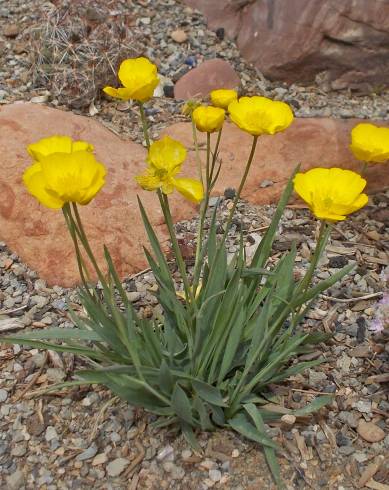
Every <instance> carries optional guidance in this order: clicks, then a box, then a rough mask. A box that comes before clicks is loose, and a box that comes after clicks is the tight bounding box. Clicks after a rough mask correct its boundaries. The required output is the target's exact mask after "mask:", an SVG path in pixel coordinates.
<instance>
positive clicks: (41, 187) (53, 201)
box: [23, 162, 65, 209]
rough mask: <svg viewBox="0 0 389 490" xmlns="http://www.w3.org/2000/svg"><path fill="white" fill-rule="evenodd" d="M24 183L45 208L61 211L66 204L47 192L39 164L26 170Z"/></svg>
mask: <svg viewBox="0 0 389 490" xmlns="http://www.w3.org/2000/svg"><path fill="white" fill-rule="evenodd" d="M23 182H24V185H25V186H26V188H27V190H28V192H29V193H30V194H31V195H33V196H34V197H35V198H36V199H37V200H38V201H39V202H40V203H41V204H43V205H44V206H46V207H48V208H51V209H60V208H62V206H63V205H64V204H65V202H64V201H63V200H62V199H59V198H56V197H54V196H52V195H50V194H49V193H48V192H47V190H46V188H45V179H44V176H43V172H42V166H41V164H40V163H39V162H35V163H33V164H32V165H30V166H29V167H28V168H27V169H26V170H25V172H24V174H23Z"/></svg>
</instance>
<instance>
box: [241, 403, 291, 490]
mask: <svg viewBox="0 0 389 490" xmlns="http://www.w3.org/2000/svg"><path fill="white" fill-rule="evenodd" d="M244 408H245V410H246V412H247V413H248V414H249V415H250V417H251V419H252V421H253V422H254V424H255V427H256V428H257V429H258V432H259V433H261V434H266V430H265V424H264V422H263V419H262V416H261V413H260V411H259V410H258V409H257V408H256V407H255V405H254V404H252V403H250V404H247V405H244ZM263 450H264V453H265V456H266V461H267V464H268V465H269V468H270V471H271V473H272V475H273V478H274V481H275V482H276V484H277V487H278V488H282V487H283V484H282V481H281V468H280V465H279V463H278V461H277V457H276V454H275V450H274V448H271V447H268V446H264V448H263Z"/></svg>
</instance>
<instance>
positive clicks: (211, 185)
mask: <svg viewBox="0 0 389 490" xmlns="http://www.w3.org/2000/svg"><path fill="white" fill-rule="evenodd" d="M222 131H223V127H222V128H221V129H220V130H219V132H218V133H217V140H216V144H215V148H214V151H213V157H212V164H211V172H210V184H209V189H210V190H212V188H213V187H214V185H215V184H216V180H217V177H216V178H215V180H213V174H214V171H215V166H216V161H217V155H218V151H219V145H220V139H221V136H222ZM218 175H219V173H218V172H217V176H218Z"/></svg>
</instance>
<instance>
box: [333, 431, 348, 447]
mask: <svg viewBox="0 0 389 490" xmlns="http://www.w3.org/2000/svg"><path fill="white" fill-rule="evenodd" d="M336 444H337V445H338V446H351V441H350V439H349V438H348V437H347V436H345V435H344V434H342V433H341V432H338V433H337V434H336Z"/></svg>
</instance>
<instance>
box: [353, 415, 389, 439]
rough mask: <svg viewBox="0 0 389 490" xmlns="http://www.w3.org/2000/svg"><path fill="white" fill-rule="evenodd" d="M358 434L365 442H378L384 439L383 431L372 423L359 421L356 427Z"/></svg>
mask: <svg viewBox="0 0 389 490" xmlns="http://www.w3.org/2000/svg"><path fill="white" fill-rule="evenodd" d="M357 432H358V434H359V435H360V436H361V437H362V439H364V440H365V441H367V442H380V441H382V439H385V435H386V434H385V431H384V430H382V429H381V427H379V426H378V425H376V424H374V423H373V422H365V421H364V420H362V419H361V420H360V421H359V423H358V427H357Z"/></svg>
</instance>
